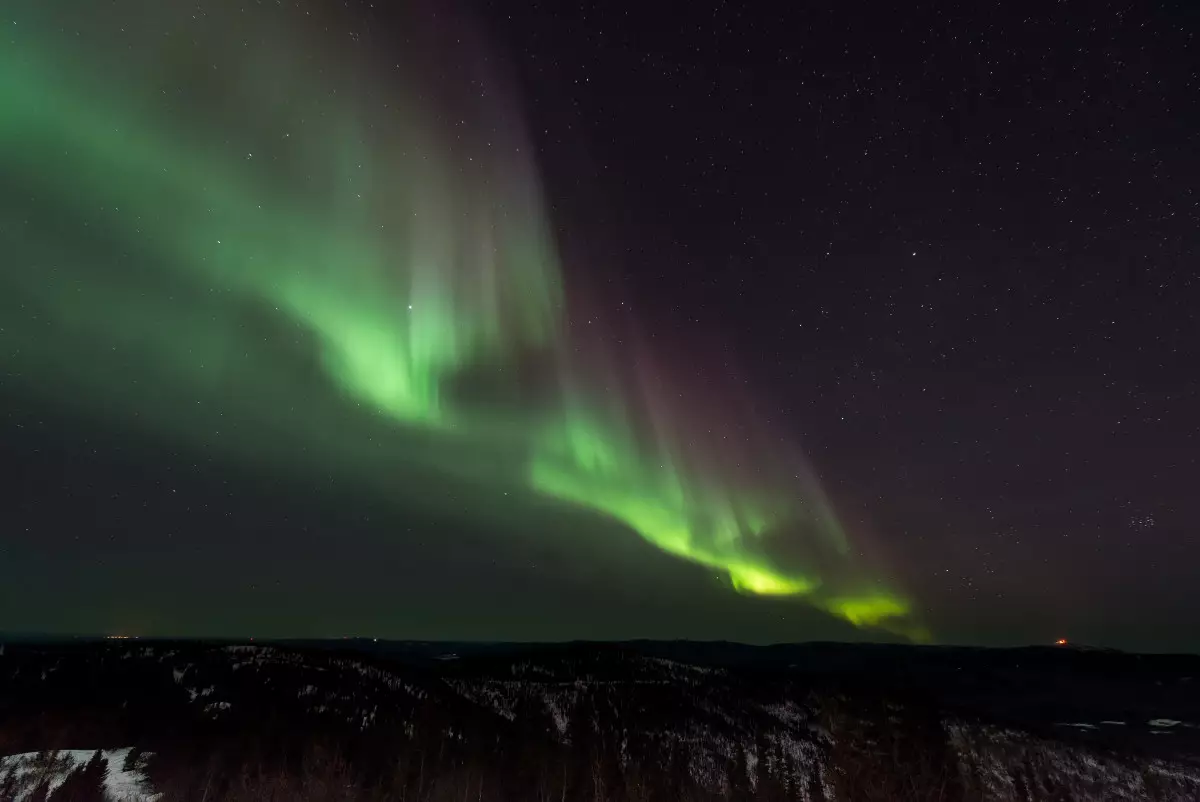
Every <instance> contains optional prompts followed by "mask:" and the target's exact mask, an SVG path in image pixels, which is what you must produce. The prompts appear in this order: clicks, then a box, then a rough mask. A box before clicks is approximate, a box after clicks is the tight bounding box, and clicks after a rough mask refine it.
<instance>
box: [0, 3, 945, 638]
mask: <svg viewBox="0 0 1200 802" xmlns="http://www.w3.org/2000/svg"><path fill="white" fill-rule="evenodd" d="M165 5H169V4H162V5H155V6H150V5H147V4H144V3H140V2H135V1H134V0H118V2H116V3H111V4H106V5H105V6H104V9H103V13H101V12H99V11H97V10H96V9H94V8H92V7H91V4H88V3H85V2H83V0H78V2H62V3H57V4H55V6H56V8H55V11H56V14H55V20H54V23H55V24H50V21H49V20H48V19H46V18H45V9H44V8H41V7H39V5H38V4H36V3H28V2H20V3H18V4H17V5H15V6H14V8H13V9H12V11H11V12H7V13H10V14H11V19H6V20H3V22H4V24H5V28H4V34H3V35H4V36H5V37H6V46H5V47H4V49H3V50H2V51H0V154H3V155H2V156H0V181H2V182H3V184H2V185H0V188H2V190H3V191H2V194H0V200H2V201H3V203H2V204H0V215H3V216H2V217H0V224H2V225H3V229H2V230H3V238H4V254H5V255H4V256H3V257H2V258H3V259H4V262H3V264H2V265H0V269H2V272H0V294H3V297H4V300H2V301H0V311H3V313H4V315H5V323H6V329H7V334H6V338H7V340H8V343H9V344H11V345H13V347H11V348H6V349H5V350H4V353H3V355H0V360H3V364H4V367H5V369H6V371H7V372H8V374H9V376H10V377H13V378H14V379H15V380H19V381H24V382H25V383H26V385H28V386H29V387H30V388H32V389H33V390H34V391H38V392H59V393H61V392H63V391H62V389H61V388H62V387H63V386H65V385H64V384H63V382H62V381H59V380H68V383H69V384H70V385H71V386H73V387H75V388H77V389H82V390H83V391H84V394H83V398H84V399H85V400H84V401H82V403H90V404H91V405H92V406H96V407H103V406H104V405H105V404H108V405H109V406H112V405H119V404H120V403H121V399H123V398H127V396H128V394H129V393H142V392H144V391H143V390H142V389H141V388H145V387H160V388H167V389H170V390H171V391H172V392H173V393H174V394H175V395H176V396H178V397H184V396H187V395H188V394H189V393H191V392H193V391H198V390H200V389H207V390H208V391H210V392H211V393H214V394H215V396H213V397H217V398H227V399H228V400H227V401H225V402H223V406H222V409H221V410H220V411H219V412H218V413H217V414H219V415H221V416H225V415H228V416H229V418H233V419H235V422H236V423H240V424H241V425H242V427H243V429H245V428H250V427H255V426H260V427H268V428H270V427H273V429H272V430H273V431H274V432H275V436H278V437H286V438H292V439H298V440H300V441H301V442H304V443H306V444H309V445H311V446H312V450H313V451H314V452H320V450H321V449H322V448H325V449H330V448H333V447H334V446H332V445H330V444H331V443H334V442H336V441H337V439H338V434H337V433H336V431H334V429H336V426H337V424H336V422H335V421H330V420H328V419H326V418H325V417H324V414H325V413H321V414H320V415H318V414H317V413H316V412H311V413H309V414H305V411H304V408H303V405H304V403H305V402H304V400H303V399H297V398H296V397H295V395H294V393H290V391H289V390H287V389H285V388H284V387H283V385H282V383H281V381H280V380H279V379H278V376H279V375H280V371H282V370H283V368H282V367H281V363H282V362H283V361H285V359H286V357H284V356H280V357H278V361H277V360H276V359H267V358H265V357H264V356H263V354H264V352H267V353H274V352H273V351H272V349H277V348H279V347H281V343H282V344H284V345H286V346H287V348H291V349H300V350H304V349H306V348H309V347H311V349H312V350H313V352H314V353H313V355H312V356H313V359H314V360H315V362H316V364H317V365H318V366H319V367H318V370H319V372H320V375H321V376H323V377H324V381H325V382H326V383H327V384H328V385H329V386H331V387H334V388H336V390H337V391H338V392H339V393H340V394H341V396H342V397H343V398H344V400H345V401H346V403H349V404H351V405H354V406H355V407H361V408H365V409H368V410H371V411H372V412H373V413H374V414H376V415H379V416H382V417H384V418H386V419H387V420H388V421H390V422H391V424H392V425H393V426H394V427H396V428H397V430H400V431H408V432H415V431H420V432H422V433H423V435H422V436H424V437H432V438H434V440H433V441H432V442H433V443H434V444H435V445H434V447H432V448H423V449H417V450H413V451H412V453H404V454H403V455H401V456H400V457H398V458H402V459H405V460H407V461H408V462H409V463H416V464H417V465H418V466H419V465H421V464H428V465H430V466H433V465H434V464H436V465H437V467H438V468H439V469H444V468H445V467H446V464H447V463H452V464H453V465H457V466H458V468H457V470H460V471H461V472H462V473H463V474H464V475H466V476H469V477H470V478H471V479H472V481H480V482H487V481H498V480H497V479H496V477H497V476H499V475H500V474H502V473H504V470H505V469H503V468H497V469H495V470H491V471H489V470H483V469H480V468H479V465H482V464H483V463H488V462H496V461H497V460H499V461H500V462H503V463H504V464H505V465H522V466H524V467H523V471H524V473H523V475H518V476H507V475H505V476H504V477H503V481H506V482H519V483H522V484H523V485H524V486H525V487H526V488H527V490H529V491H530V492H533V493H536V494H540V495H542V496H545V497H549V498H553V499H557V500H558V501H559V502H561V503H564V504H568V505H571V506H575V507H579V508H583V509H585V510H591V511H593V512H594V513H596V514H600V515H603V516H606V517H609V518H612V519H614V520H616V521H619V522H620V523H622V524H624V525H625V526H627V527H628V528H629V529H631V530H633V531H634V532H636V533H638V534H639V535H640V536H641V537H642V538H643V539H644V540H645V541H646V542H647V543H649V544H652V545H653V546H655V547H656V548H658V549H661V550H662V551H664V552H666V553H668V554H671V555H674V556H676V557H678V558H680V559H683V560H687V561H689V562H692V563H695V564H698V565H700V566H704V567H705V568H707V569H710V570H712V571H714V572H717V573H719V574H720V575H722V576H724V577H725V578H726V579H727V581H728V582H729V584H730V585H731V586H732V587H733V588H735V589H736V590H737V591H739V592H741V593H744V594H749V595H768V596H796V597H800V598H803V599H806V600H807V601H809V602H810V603H812V604H814V605H816V606H817V607H820V608H822V609H825V610H827V611H829V612H830V613H832V614H834V615H837V616H840V617H842V618H844V619H846V620H848V621H850V622H851V623H854V624H856V625H860V626H880V627H884V628H888V629H892V630H894V631H898V632H902V633H905V634H908V635H910V636H919V635H920V634H921V633H920V630H919V628H917V627H915V626H914V625H912V624H911V622H910V621H909V614H910V611H909V608H908V605H907V603H906V602H905V601H904V600H903V599H902V598H901V597H899V596H897V595H895V594H893V593H891V592H889V591H887V590H886V589H885V588H884V587H883V586H882V585H881V584H880V583H878V582H876V581H875V580H873V579H872V578H871V577H870V576H869V572H868V571H866V570H865V569H862V568H859V567H857V566H855V565H854V561H853V560H852V558H851V556H850V553H851V552H850V550H849V549H848V547H847V543H846V539H845V535H844V534H843V533H842V532H841V530H840V527H839V526H838V524H837V520H836V517H835V516H834V515H833V513H832V511H831V510H830V508H829V505H828V503H827V502H826V501H825V500H824V498H823V496H822V494H821V492H820V488H819V486H818V485H817V484H816V482H815V481H814V480H812V479H811V478H806V477H805V476H801V475H800V473H798V472H796V471H794V470H792V469H791V468H786V467H780V460H779V459H778V455H777V454H775V453H773V452H774V451H778V450H779V448H780V447H779V446H778V445H777V443H778V438H768V439H766V440H763V441H761V442H760V441H755V442H754V443H751V441H750V440H749V439H745V438H743V437H742V434H741V433H742V431H743V428H744V427H742V426H740V425H737V424H738V421H736V420H731V419H729V418H724V419H723V418H721V417H720V416H719V415H718V416H716V417H711V416H710V418H708V419H706V422H705V423H704V424H697V423H695V416H694V415H693V413H692V411H691V406H692V405H693V402H692V400H691V399H689V398H686V397H683V394H680V393H674V392H668V391H665V390H664V389H663V388H662V387H661V386H659V384H660V381H661V375H660V374H661V371H659V370H657V369H652V368H650V367H648V365H650V361H649V357H648V355H646V354H644V353H643V351H642V349H639V348H631V349H628V350H627V351H623V352H613V351H612V349H611V347H609V346H605V345H603V344H600V345H599V346H597V345H596V344H595V343H591V344H585V345H586V349H587V350H592V351H595V352H597V353H599V354H601V357H600V358H599V359H596V360H585V359H575V358H573V355H574V354H576V353H577V352H578V345H579V343H578V342H577V341H576V335H575V333H574V331H573V330H572V327H571V326H570V325H569V315H570V312H569V310H570V303H569V299H567V298H566V297H565V294H564V292H563V290H562V288H561V286H560V280H559V275H560V274H559V266H558V264H557V259H556V256H555V253H554V246H553V243H552V242H551V238H550V236H549V234H548V226H547V224H546V215H545V213H544V211H543V208H542V205H541V199H540V192H539V191H538V182H537V180H536V178H535V173H534V170H533V168H532V165H531V164H530V163H529V161H528V156H527V153H528V148H526V147H522V145H521V139H520V137H518V136H515V135H514V134H513V133H512V132H511V126H507V125H505V124H504V123H505V120H503V119H497V115H496V114H495V112H494V111H493V110H492V109H491V108H489V107H487V106H485V105H484V104H483V102H482V101H480V100H479V95H480V93H479V90H478V87H479V85H480V82H479V81H478V80H477V79H476V78H471V79H470V80H464V79H463V78H462V77H461V76H458V77H453V76H452V77H451V78H443V79H439V81H438V82H437V85H433V83H434V82H432V81H427V80H425V81H423V80H422V76H424V75H427V74H434V71H433V70H432V69H431V65H432V64H433V62H432V61H430V57H429V55H428V54H422V53H418V52H414V53H411V54H407V55H406V57H405V60H404V62H403V63H402V64H395V63H394V59H389V60H388V61H389V62H393V63H390V64H389V63H387V62H384V61H383V60H381V59H377V58H373V57H372V55H371V53H372V50H371V48H370V47H369V43H368V42H365V41H363V40H362V39H361V37H360V36H359V35H358V34H357V33H354V32H353V31H352V34H353V35H352V37H351V38H350V40H349V42H347V41H340V40H338V41H335V39H334V35H333V34H332V33H330V32H329V31H331V30H335V29H336V30H343V31H344V29H345V28H346V27H347V26H346V23H345V21H338V20H319V19H318V18H313V17H307V16H306V15H304V14H302V13H300V12H298V11H297V10H296V9H295V8H287V9H284V8H283V7H270V6H259V7H253V8H246V9H241V8H238V7H235V6H233V5H232V4H231V5H229V6H228V7H225V8H222V9H221V10H219V11H210V12H209V13H208V14H207V15H198V16H199V17H200V18H199V19H197V18H196V17H195V16H193V15H192V14H190V13H182V12H180V13H174V12H172V11H171V10H169V9H168V8H165V7H164V6H165ZM39 13H40V15H41V16H39ZM314 19H317V21H315V22H314ZM342 35H344V34H342ZM413 38H414V40H417V39H419V37H418V36H417V35H416V34H414V37H413ZM412 49H413V50H414V51H415V50H418V49H419V48H417V47H416V45H414V46H413V48H412ZM429 50H431V51H435V50H436V47H433V46H430V47H429ZM439 63H440V62H439ZM437 74H440V73H437ZM464 87H465V88H464ZM456 90H457V91H456ZM501 116H502V115H501ZM456 120H457V122H455V121H456ZM63 220H70V221H72V222H71V224H70V225H67V224H66V223H63V222H62V221H63ZM99 254H103V256H100V255H99ZM248 308H249V309H254V310H261V312H262V314H263V315H266V316H269V317H271V318H272V319H278V320H282V321H286V322H287V324H288V325H289V326H290V327H291V329H290V331H291V332H292V333H290V334H287V335H286V337H283V336H279V335H277V334H276V335H272V336H264V335H263V334H262V332H261V331H259V330H257V329H256V328H255V326H254V325H251V324H250V323H248V322H247V313H246V312H245V310H246V309H248ZM256 315H257V313H256ZM256 315H252V316H251V318H252V319H257V317H256ZM272 325H275V326H278V324H272ZM285 340H286V342H284V341H285ZM264 342H266V343H267V344H266V345H263V343H264ZM310 344H311V345H310ZM110 354H118V355H119V356H120V359H119V360H118V359H117V357H114V356H111V355H110ZM97 355H99V356H97ZM522 365H532V366H533V367H532V368H530V369H529V370H523V369H522ZM613 365H624V366H633V367H632V369H628V368H623V369H619V370H618V369H613V368H612V367H611V366H613ZM547 374H549V376H550V379H549V381H544V379H545V378H546V375H547ZM468 379H470V381H468ZM131 383H132V384H131ZM134 384H136V385H137V389H131V387H132V386H133V385H134ZM543 385H547V386H548V387H549V389H547V386H543ZM250 386H254V387H256V388H262V392H261V393H260V392H257V391H256V392H249V391H248V390H247V388H248V387H250ZM500 398H504V399H507V400H506V401H505V402H504V403H501V402H500V401H499V400H498V399H500ZM89 399H90V400H89ZM102 400H103V403H102ZM297 406H300V407H301V409H300V411H295V410H296V408H297ZM285 408H286V409H290V410H292V412H291V413H288V414H284V409H285ZM177 414H180V413H178V412H176V411H173V410H169V409H168V410H165V411H164V412H163V413H162V416H161V418H160V419H159V420H158V421H157V423H154V424H150V423H149V422H147V425H155V426H157V427H158V428H159V429H162V430H164V431H166V432H167V433H173V434H175V435H177V436H179V437H180V439H185V438H184V437H183V434H182V429H183V428H184V424H182V423H180V422H178V421H176V420H174V419H173V418H172V416H173V415H177ZM714 432H716V434H713V433H714ZM438 438H442V439H441V440H438ZM730 438H732V439H733V440H734V441H738V443H739V445H737V447H736V449H735V450H736V452H737V453H736V455H735V454H733V453H732V452H730V451H729V442H730V440H729V439H730ZM425 442H427V441H425ZM439 442H441V443H445V444H446V445H445V450H446V451H447V452H451V451H452V452H453V454H454V457H453V458H452V459H451V458H449V457H446V458H436V457H431V456H429V454H430V453H431V452H432V451H437V450H438V447H437V446H436V444H437V443H439ZM231 451H234V452H237V454H236V455H237V456H238V457H243V458H245V457H247V455H246V454H245V453H244V452H242V451H238V450H237V449H236V448H231ZM497 455H502V459H501V458H498V457H497ZM789 458H790V457H789ZM363 470H367V469H366V468H364V469H363ZM781 543H782V544H783V545H784V546H785V547H786V548H785V551H787V552H788V553H787V554H784V555H781V554H780V553H779V546H780V544H781ZM806 554H819V555H821V556H820V558H819V559H813V560H810V561H806V560H805V559H804V557H805V555H806ZM829 555H835V557H834V558H833V559H834V560H835V562H836V563H837V568H836V570H835V571H833V572H830V571H828V570H826V566H827V565H828V564H829V560H830V559H831V558H830V556H829Z"/></svg>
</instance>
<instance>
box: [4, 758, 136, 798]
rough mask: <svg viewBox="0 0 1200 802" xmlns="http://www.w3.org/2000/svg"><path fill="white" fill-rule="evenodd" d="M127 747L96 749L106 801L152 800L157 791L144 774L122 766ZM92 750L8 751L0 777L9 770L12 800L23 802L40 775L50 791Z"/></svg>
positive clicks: (38, 780) (5, 774) (83, 762)
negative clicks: (13, 783)
mask: <svg viewBox="0 0 1200 802" xmlns="http://www.w3.org/2000/svg"><path fill="white" fill-rule="evenodd" d="M129 751H130V748H129V747H125V748H123V749H101V750H100V755H101V757H103V758H104V761H105V763H106V764H107V774H106V776H105V778H104V796H105V799H106V800H107V802H155V800H157V799H158V798H159V796H160V795H159V794H156V793H154V792H152V791H151V789H150V785H149V782H148V781H147V780H146V776H145V775H144V774H143V773H142V772H141V771H140V770H139V769H138V768H134V769H132V770H130V771H125V770H124V768H123V766H124V765H125V758H126V757H127V756H128V755H129ZM94 754H96V750H95V749H63V750H60V751H58V752H26V753H24V754H20V755H9V756H8V757H3V758H0V778H3V777H6V776H8V773H9V772H10V771H12V772H13V776H14V778H15V779H16V780H17V787H16V794H15V796H13V798H12V802H23V800H25V799H26V798H28V796H29V795H30V793H31V792H32V791H33V790H34V787H35V786H36V785H38V783H40V782H41V781H42V780H43V779H49V781H50V782H49V786H50V790H51V791H54V790H55V789H56V788H58V787H59V786H60V785H62V784H63V781H64V780H66V779H67V777H68V776H69V775H70V774H71V773H72V772H74V771H75V770H76V769H81V768H83V767H84V766H85V765H87V763H88V761H89V760H91V759H92V755H94ZM139 762H140V761H139Z"/></svg>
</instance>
